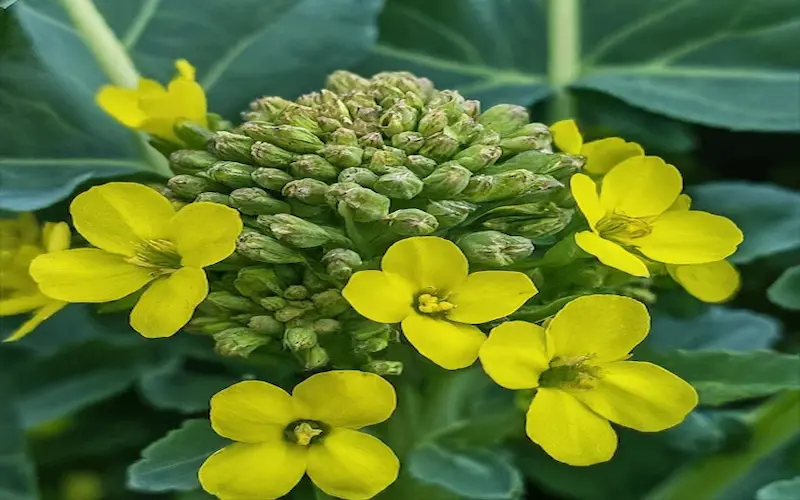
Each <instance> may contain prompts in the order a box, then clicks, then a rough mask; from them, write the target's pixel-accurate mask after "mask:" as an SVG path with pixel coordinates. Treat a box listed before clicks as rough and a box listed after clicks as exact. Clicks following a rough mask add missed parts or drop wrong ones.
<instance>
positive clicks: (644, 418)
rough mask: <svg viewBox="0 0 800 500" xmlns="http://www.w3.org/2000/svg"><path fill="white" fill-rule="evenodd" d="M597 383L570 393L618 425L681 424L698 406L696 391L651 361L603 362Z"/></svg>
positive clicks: (650, 427) (663, 426) (646, 427)
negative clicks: (604, 363)
mask: <svg viewBox="0 0 800 500" xmlns="http://www.w3.org/2000/svg"><path fill="white" fill-rule="evenodd" d="M601 368H602V373H603V375H602V377H601V378H600V379H599V380H598V381H597V386H596V387H595V388H593V389H590V390H586V391H574V392H573V393H572V394H573V395H574V396H575V398H577V399H578V400H579V401H581V402H583V403H584V404H586V405H587V406H589V408H591V409H592V410H594V411H595V412H597V413H598V414H600V415H602V416H603V417H605V418H607V419H609V420H611V421H612V422H614V423H617V424H619V425H624V426H625V427H630V428H631V429H636V430H637V431H643V432H656V431H662V430H664V429H667V428H669V427H673V426H675V425H678V424H679V423H681V422H682V421H683V419H684V417H686V415H687V414H688V413H689V412H690V411H692V410H693V409H694V407H695V406H697V392H696V391H695V390H694V388H693V387H692V386H691V385H689V384H688V383H686V382H685V381H683V380H682V379H681V378H679V377H678V376H677V375H675V374H673V373H670V372H668V371H667V370H665V369H663V368H661V367H660V366H656V365H654V364H651V363H643V362H637V361H618V362H616V363H609V364H606V365H602V366H601Z"/></svg>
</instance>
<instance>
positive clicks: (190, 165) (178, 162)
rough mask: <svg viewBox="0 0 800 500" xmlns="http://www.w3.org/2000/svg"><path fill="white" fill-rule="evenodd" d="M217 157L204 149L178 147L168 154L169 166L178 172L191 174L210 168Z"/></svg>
mask: <svg viewBox="0 0 800 500" xmlns="http://www.w3.org/2000/svg"><path fill="white" fill-rule="evenodd" d="M216 162H217V157H216V156H214V155H212V154H211V153H207V152H205V151H196V150H193V149H179V150H178V151H175V152H173V153H171V154H170V155H169V166H170V167H171V168H172V170H173V171H174V172H175V173H178V174H193V173H195V172H200V171H201V170H206V169H208V168H211V166H212V165H213V164H214V163H216Z"/></svg>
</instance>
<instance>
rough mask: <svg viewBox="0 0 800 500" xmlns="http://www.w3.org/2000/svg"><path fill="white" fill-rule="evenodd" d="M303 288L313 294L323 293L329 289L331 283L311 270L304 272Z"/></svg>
mask: <svg viewBox="0 0 800 500" xmlns="http://www.w3.org/2000/svg"><path fill="white" fill-rule="evenodd" d="M303 286H304V287H306V288H307V289H308V290H309V291H311V292H314V293H316V292H321V291H323V290H326V289H327V288H328V286H330V285H329V283H328V282H327V281H325V280H324V279H322V278H320V276H319V275H318V274H317V273H315V272H313V271H311V270H310V269H307V268H306V269H304V270H303Z"/></svg>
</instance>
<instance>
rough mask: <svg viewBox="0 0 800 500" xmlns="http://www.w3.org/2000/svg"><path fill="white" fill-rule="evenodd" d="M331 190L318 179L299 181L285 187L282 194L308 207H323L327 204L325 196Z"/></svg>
mask: <svg viewBox="0 0 800 500" xmlns="http://www.w3.org/2000/svg"><path fill="white" fill-rule="evenodd" d="M329 190H330V187H329V186H328V185H327V184H325V183H324V182H322V181H318V180H316V179H298V180H294V181H291V182H289V183H287V184H286V185H285V186H283V190H282V191H281V194H283V196H285V197H287V198H293V199H295V200H297V201H299V202H302V203H305V204H307V205H323V204H325V199H326V198H325V195H326V194H327V193H328V191H329ZM295 213H296V212H295ZM298 215H300V214H298Z"/></svg>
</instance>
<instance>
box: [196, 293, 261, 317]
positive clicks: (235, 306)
mask: <svg viewBox="0 0 800 500" xmlns="http://www.w3.org/2000/svg"><path fill="white" fill-rule="evenodd" d="M204 302H209V303H211V304H213V305H214V306H216V307H218V308H220V309H222V310H224V311H228V312H258V311H259V310H260V308H259V307H258V305H256V304H254V303H253V302H252V301H251V300H250V299H248V298H247V297H242V296H240V295H234V294H232V293H230V292H226V291H222V290H221V291H217V292H211V293H209V294H208V296H207V297H206V298H205V300H204Z"/></svg>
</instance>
